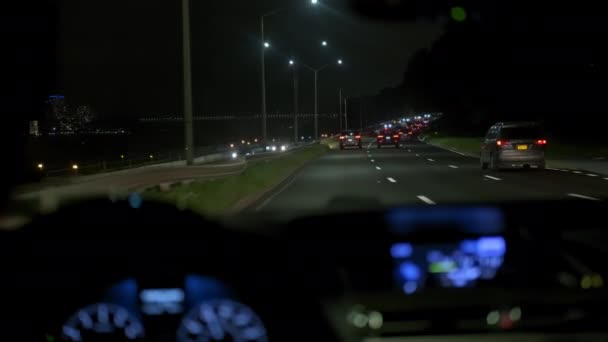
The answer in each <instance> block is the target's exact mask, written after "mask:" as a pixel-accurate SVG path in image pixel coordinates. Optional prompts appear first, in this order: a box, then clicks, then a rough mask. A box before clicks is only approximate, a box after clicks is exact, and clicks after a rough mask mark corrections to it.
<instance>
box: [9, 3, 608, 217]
mask: <svg viewBox="0 0 608 342" xmlns="http://www.w3.org/2000/svg"><path fill="white" fill-rule="evenodd" d="M416 3H417V1H413V2H411V3H408V4H405V3H404V4H399V5H395V6H396V7H395V8H394V11H391V10H390V9H389V8H388V7H385V6H384V5H383V4H380V3H378V4H376V3H374V2H373V1H372V2H367V1H355V0H353V1H336V2H335V3H334V2H333V1H332V2H330V3H323V2H322V1H309V0H307V1H304V0H302V1H300V0H291V1H288V2H285V3H283V2H278V1H272V0H267V1H237V2H235V3H234V5H235V6H236V8H237V9H238V10H236V11H234V10H233V8H232V7H230V6H232V5H228V4H222V3H221V2H213V3H212V4H203V3H199V2H189V3H188V5H187V6H186V7H184V6H182V5H183V4H181V3H174V2H167V3H161V2H152V3H145V4H144V2H140V1H133V2H129V5H119V4H118V2H117V1H114V2H112V1H97V0H95V1H90V2H87V3H86V4H79V5H76V4H73V3H70V2H67V1H60V2H56V3H53V4H51V3H48V4H47V5H45V6H46V7H44V6H43V7H41V8H40V10H48V11H47V12H48V15H45V20H39V21H38V22H37V23H36V25H35V27H33V28H32V30H30V31H28V32H26V33H24V32H22V31H19V30H18V29H17V28H15V32H14V33H15V34H14V37H18V36H19V35H25V36H26V38H24V39H25V40H27V39H28V38H29V39H34V38H33V36H35V38H36V39H37V40H36V41H39V42H41V43H40V44H32V45H33V46H35V47H32V48H31V49H30V50H27V51H23V56H25V57H23V58H21V60H22V61H26V60H28V59H26V57H27V58H30V59H33V60H35V61H36V62H35V63H29V64H28V65H30V66H32V65H35V67H33V66H32V67H31V68H29V69H28V73H27V75H26V74H24V75H23V76H22V77H17V78H16V79H19V83H18V84H27V87H26V86H24V87H22V88H19V90H18V92H19V97H15V101H12V102H10V103H9V104H7V105H9V106H10V107H11V108H10V110H11V111H12V112H14V113H16V115H15V117H16V118H18V125H17V126H15V129H14V130H11V132H13V131H14V132H15V133H14V134H15V135H14V136H7V138H8V139H9V140H10V139H13V140H12V143H7V146H15V147H16V148H15V149H14V153H15V158H14V159H11V160H14V161H13V162H10V163H6V165H14V166H15V172H14V173H13V174H14V177H12V178H10V179H7V184H6V185H7V188H9V189H11V190H10V192H7V194H8V193H11V194H12V195H10V196H9V197H10V198H11V200H10V203H12V204H11V207H16V208H34V207H36V206H37V204H36V203H37V202H38V199H39V198H40V196H41V194H45V196H46V195H49V196H50V198H53V203H57V204H58V205H61V203H64V202H71V201H72V200H73V199H74V198H76V199H77V198H79V197H82V198H84V197H88V196H89V195H99V194H100V193H104V192H107V191H108V189H112V192H114V193H123V194H124V193H126V194H129V193H133V192H137V193H139V194H141V195H142V196H143V197H144V198H146V199H150V200H153V201H162V202H168V203H177V202H178V203H182V204H184V203H185V205H186V207H188V208H190V209H192V210H195V211H197V212H199V213H201V214H202V215H205V216H208V215H211V216H219V217H224V216H225V215H226V214H227V213H233V212H235V211H236V212H240V213H267V214H265V215H268V217H272V218H274V219H277V220H279V221H281V220H282V219H284V218H294V217H301V216H306V215H310V214H316V213H331V212H334V211H335V209H337V208H338V207H339V208H340V210H341V209H343V208H344V207H348V208H352V209H353V210H358V209H360V208H361V204H360V203H361V202H360V201H363V202H364V203H366V205H364V207H367V208H389V207H393V206H398V205H406V204H427V202H428V201H424V200H421V199H420V198H421V197H423V198H428V199H429V200H430V202H432V203H436V204H443V203H446V204H447V203H472V202H483V203H496V202H501V201H505V200H509V201H525V200H530V199H538V198H539V196H540V197H542V198H544V199H567V198H573V196H572V194H576V195H581V196H585V197H590V198H594V199H603V198H604V197H605V196H606V194H607V193H608V187H607V186H608V183H606V182H605V181H604V178H608V166H607V165H608V164H607V162H606V160H608V159H606V158H608V155H607V154H608V142H606V141H605V140H606V139H605V137H606V135H605V134H604V132H603V130H604V129H603V125H601V124H598V122H599V121H596V119H598V118H599V117H601V115H603V114H602V113H603V112H602V110H603V109H602V108H603V107H604V105H603V102H602V101H603V100H602V94H601V92H600V91H599V90H598V89H599V88H600V86H599V85H600V84H601V82H602V80H604V79H605V68H603V64H602V63H604V55H603V54H602V53H600V52H598V51H599V50H598V45H597V44H598V43H597V42H599V41H602V40H603V38H604V34H605V28H604V27H603V26H598V25H599V24H598V22H601V20H596V19H597V16H596V14H595V11H593V10H591V9H590V8H588V7H585V6H574V7H575V8H573V9H571V10H572V11H574V12H575V13H576V18H577V19H576V20H577V21H576V25H578V26H577V30H576V32H574V31H573V32H569V33H568V34H567V35H563V34H562V33H563V32H562V31H563V27H562V26H561V24H560V23H561V21H560V20H561V19H562V18H563V17H564V15H569V14H570V12H567V11H564V10H563V9H560V8H551V9H547V8H546V7H545V6H543V5H540V4H537V5H532V4H525V6H524V7H525V8H526V10H523V11H517V10H515V9H514V8H511V7H509V8H508V9H503V10H497V9H498V7H499V6H498V5H492V4H481V3H478V2H476V1H474V2H472V3H471V4H470V5H469V6H465V7H462V6H456V5H455V6H451V7H448V8H443V7H442V6H443V5H441V4H440V2H433V1H431V2H429V4H427V5H424V6H423V5H420V6H418V5H416ZM121 4H122V3H121ZM231 4H232V3H231ZM117 6H118V7H120V10H116V8H117ZM23 11H24V12H25V13H26V15H28V18H29V17H32V18H37V15H38V14H37V13H38V12H37V11H29V12H28V9H27V8H24V9H23ZM144 12H145V15H143V16H142V15H140V13H144ZM185 17H187V18H188V19H191V20H189V21H184V20H183V19H184V18H185ZM135 19H136V20H135ZM109 21H111V22H112V25H109V26H108V25H107V23H108V22H109ZM537 23H538V25H536V24H537ZM540 23H544V24H543V25H541V24H540ZM528 24H529V25H528ZM518 25H520V26H521V27H520V26H518ZM572 25H575V24H572ZM15 26H18V25H15ZM540 26H542V27H543V28H541V27H540ZM304 27H305V28H307V30H303V29H302V28H304ZM518 27H519V28H518ZM522 27H525V28H526V29H525V30H523V29H520V28H522ZM52 32H54V34H51V33H52ZM28 34H29V35H30V36H28ZM551 35H561V36H564V40H563V41H559V42H557V41H554V40H551V39H545V38H546V37H548V36H551ZM19 37H20V36H19ZM117 37H119V38H117ZM15 39H17V38H15ZM507 40H508V41H509V42H510V43H508V44H507V43H504V44H503V43H502V42H504V41H507ZM513 56H516V57H513ZM558 71H559V72H558ZM560 75H563V77H562V76H560ZM572 79H577V81H576V82H573V81H572ZM16 84H17V83H16ZM28 88H31V91H29V90H28ZM514 89H516V90H517V91H513V90H514ZM558 99H559V100H558ZM530 122H534V123H537V125H530V124H529V123H530ZM503 126H504V127H503ZM541 127H542V129H541ZM340 136H348V137H351V136H352V137H353V139H341V138H340ZM380 136H382V138H380ZM355 137H358V138H356V139H355ZM496 139H505V140H510V139H514V140H517V139H532V140H534V142H535V143H534V144H531V145H528V146H527V147H525V146H523V145H521V146H511V147H512V148H513V149H516V150H517V149H519V150H518V151H519V152H518V153H519V154H518V155H517V156H515V155H509V152H507V151H506V150H505V148H504V147H501V148H498V149H497V146H495V145H496V144H494V145H491V144H488V143H487V142H488V141H490V140H494V141H495V140H496ZM481 140H485V143H484V144H480V141H481ZM15 142H18V144H15ZM391 147H392V149H390V148H391ZM357 149H359V150H361V151H359V152H360V153H358V154H357V153H355V152H356V150H357ZM371 160H373V164H374V165H373V166H371V167H370V165H368V164H369V163H372V162H371ZM285 165H287V167H286V166H285ZM192 166H196V167H192ZM346 166H347V167H346ZM345 167H346V168H345ZM160 169H163V170H165V171H164V172H161V171H159V170H160ZM507 169H508V170H511V171H518V172H514V173H506V174H499V175H496V174H494V172H501V171H505V170H507ZM314 170H317V171H319V172H322V173H323V175H324V177H313V175H312V174H311V175H309V172H313V173H314V172H316V171H314ZM529 170H536V171H538V172H527V171H529ZM555 170H561V171H557V173H556V171H555ZM519 171H521V172H519ZM250 172H251V173H255V174H256V175H255V176H251V175H250V174H249V173H250ZM577 172H581V174H591V175H594V176H588V177H594V178H593V180H592V181H591V180H590V179H587V178H584V177H581V178H576V177H568V176H569V174H570V175H572V174H578V173H577ZM257 173H259V174H260V175H259V176H258V175H257ZM295 174H300V175H301V176H299V177H298V179H296V180H295V181H294V182H293V183H292V184H291V185H290V186H288V187H287V188H286V190H285V191H282V192H281V193H280V194H277V195H276V196H274V197H273V198H272V199H271V200H268V201H266V199H267V198H266V197H267V194H268V193H273V192H274V191H276V190H277V189H280V188H281V185H282V184H283V183H284V182H285V181H287V180H289V179H291V178H292V177H293V176H294V175H295ZM306 176H310V177H306ZM604 176H606V177H604ZM462 177H464V178H462ZM490 177H491V178H490ZM220 178H221V179H220ZM461 178H462V179H461ZM495 178H496V179H500V181H497V180H495ZM313 179H314V181H312V180H313ZM490 181H491V182H490ZM184 182H187V183H188V185H184V184H183V183H184ZM438 182H441V183H442V184H443V186H442V187H441V188H438V187H437V186H436V184H437V183H438ZM494 182H499V183H494ZM593 182H596V183H597V184H591V183H593ZM370 184H371V185H373V186H374V187H378V191H366V190H365V189H366V186H368V185H370ZM333 185H339V186H336V188H335V189H334V190H332V191H328V189H329V187H330V186H333ZM488 185H491V186H490V187H489V186H488ZM384 187H386V189H382V188H384ZM400 187H404V189H403V190H406V191H395V192H394V194H391V195H386V192H387V191H388V192H390V190H389V189H398V188H400ZM494 187H496V188H500V189H493V188H494ZM502 188H504V189H502ZM203 189H204V190H203ZM210 189H212V190H210ZM203 193H204V194H210V193H211V194H213V195H211V196H204V195H203ZM184 194H194V196H190V195H184ZM380 194H383V195H382V196H380ZM497 194H500V195H497ZM184 196H185V197H184ZM198 197H202V198H203V199H196V200H195V199H194V198H198ZM208 198H214V200H208ZM302 198H306V199H307V200H306V201H302V200H300V199H302ZM265 201H266V202H265ZM249 202H251V203H249ZM24 203H26V204H24ZM32 203H34V204H33V205H32ZM243 203H248V205H244V204H243ZM261 203H265V204H264V205H263V206H260V205H256V204H261ZM337 203H340V204H339V205H337ZM53 207H54V205H53ZM252 208H253V209H255V208H257V209H256V210H253V211H252ZM20 216H25V217H27V216H29V210H28V212H27V213H24V215H21V214H20Z"/></svg>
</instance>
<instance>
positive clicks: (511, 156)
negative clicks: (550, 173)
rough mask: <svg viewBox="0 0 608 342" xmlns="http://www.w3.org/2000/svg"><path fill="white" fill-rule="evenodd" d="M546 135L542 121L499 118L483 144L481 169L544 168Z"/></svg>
mask: <svg viewBox="0 0 608 342" xmlns="http://www.w3.org/2000/svg"><path fill="white" fill-rule="evenodd" d="M546 148H547V139H546V138H545V136H544V134H543V130H542V128H541V126H540V125H538V124H535V123H530V122H499V123H497V124H495V125H494V126H492V127H490V129H489V130H488V133H487V134H486V136H485V138H484V140H483V142H482V144H481V155H480V163H481V168H482V169H484V170H485V169H487V168H488V167H489V168H490V169H492V170H498V169H503V168H522V167H523V168H530V167H536V168H538V169H541V170H542V169H544V168H545V150H546Z"/></svg>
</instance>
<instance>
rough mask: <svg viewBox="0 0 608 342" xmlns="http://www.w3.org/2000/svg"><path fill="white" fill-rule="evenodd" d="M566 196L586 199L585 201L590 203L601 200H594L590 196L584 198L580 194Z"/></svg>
mask: <svg viewBox="0 0 608 342" xmlns="http://www.w3.org/2000/svg"><path fill="white" fill-rule="evenodd" d="M568 196H571V197H576V198H582V199H586V200H590V201H601V199H599V198H595V197H591V196H585V195H580V194H568Z"/></svg>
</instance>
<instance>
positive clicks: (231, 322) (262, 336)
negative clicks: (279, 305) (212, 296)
mask: <svg viewBox="0 0 608 342" xmlns="http://www.w3.org/2000/svg"><path fill="white" fill-rule="evenodd" d="M177 341H178V342H194V341H196V342H203V341H235V342H261V341H264V342H265V341H267V337H266V328H264V324H263V323H262V320H261V319H260V318H259V317H258V315H257V314H256V313H255V312H253V310H252V309H251V308H249V307H248V306H245V305H243V304H241V303H237V302H234V301H231V300H226V299H219V300H212V301H206V302H203V303H201V304H199V305H197V306H196V307H194V308H193V309H192V310H190V311H189V312H188V313H187V314H186V315H185V316H184V318H183V319H182V322H181V324H180V326H179V328H178V330H177Z"/></svg>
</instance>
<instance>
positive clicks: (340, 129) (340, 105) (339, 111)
mask: <svg viewBox="0 0 608 342" xmlns="http://www.w3.org/2000/svg"><path fill="white" fill-rule="evenodd" d="M341 131H342V88H339V89H338V134H339V133H340V132H341Z"/></svg>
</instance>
